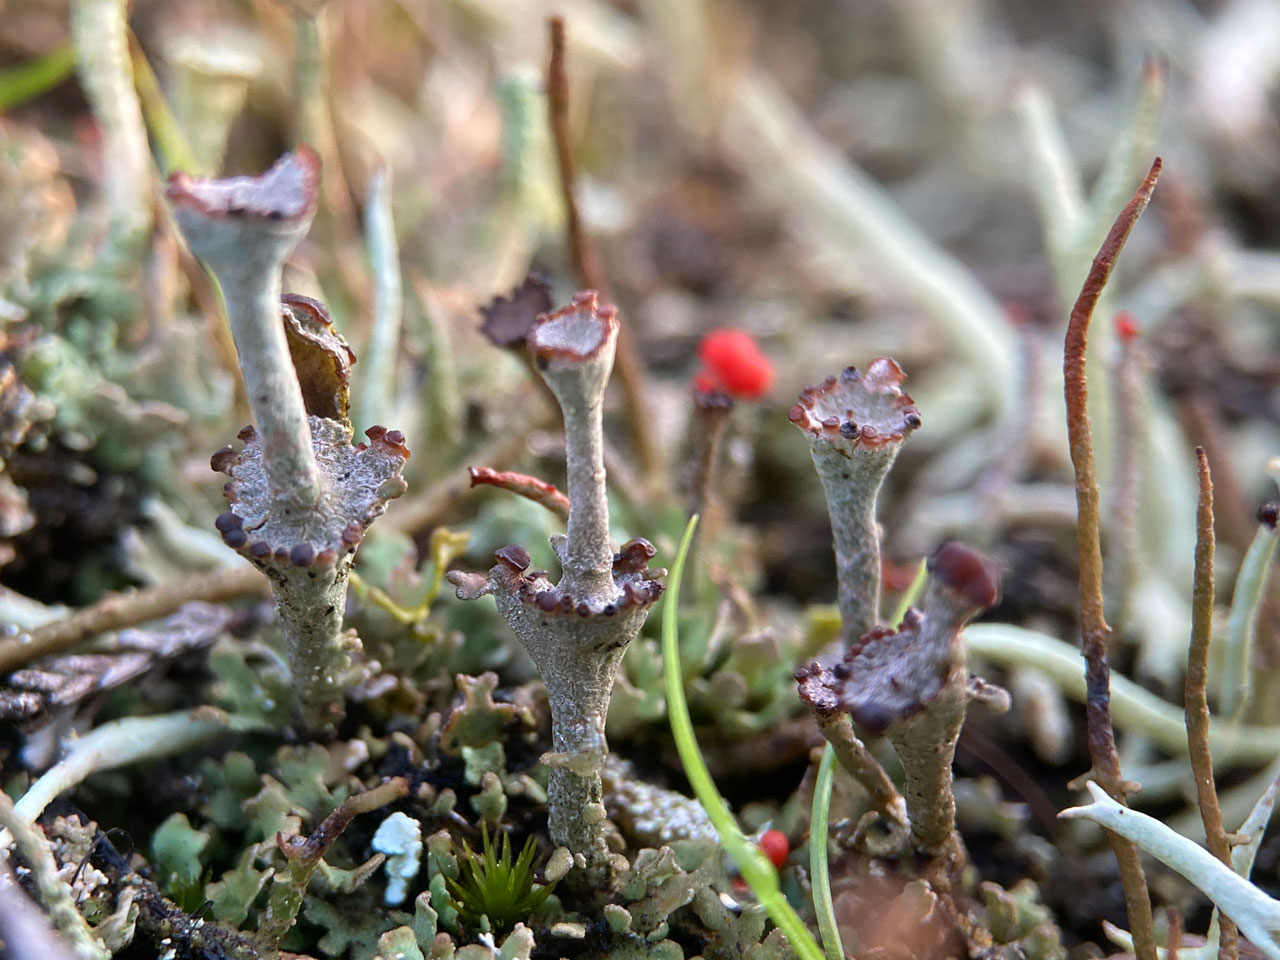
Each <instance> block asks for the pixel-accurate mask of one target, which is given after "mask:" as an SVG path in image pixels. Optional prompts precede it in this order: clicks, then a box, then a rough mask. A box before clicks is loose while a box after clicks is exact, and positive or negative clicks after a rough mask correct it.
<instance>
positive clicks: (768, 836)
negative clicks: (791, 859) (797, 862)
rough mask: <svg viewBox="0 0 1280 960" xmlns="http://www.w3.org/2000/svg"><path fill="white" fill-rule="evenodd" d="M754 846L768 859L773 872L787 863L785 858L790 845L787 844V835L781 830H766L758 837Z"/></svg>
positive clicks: (789, 851) (789, 850) (788, 852)
mask: <svg viewBox="0 0 1280 960" xmlns="http://www.w3.org/2000/svg"><path fill="white" fill-rule="evenodd" d="M756 846H758V847H759V848H760V852H761V853H763V854H764V855H765V856H766V857H768V858H769V862H770V863H772V864H773V868H774V869H775V870H781V869H782V867H783V866H784V865H785V864H786V862H787V856H788V855H789V854H790V853H791V844H790V843H788V842H787V835H786V834H785V833H783V832H782V831H781V830H766V831H765V832H764V833H763V834H762V835H761V836H760V840H759V841H758V842H757V843H756Z"/></svg>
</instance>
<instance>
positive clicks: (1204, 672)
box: [1183, 447, 1239, 960]
mask: <svg viewBox="0 0 1280 960" xmlns="http://www.w3.org/2000/svg"><path fill="white" fill-rule="evenodd" d="M1196 464H1197V468H1198V474H1199V479H1200V498H1199V501H1198V502H1197V505H1196V569H1195V585H1194V587H1193V589H1192V595H1191V647H1190V650H1189V651H1188V653H1187V677H1186V683H1185V685H1184V687H1183V709H1184V711H1185V712H1186V719H1187V747H1188V749H1189V752H1190V754H1191V772H1192V775H1193V776H1194V777H1195V781H1196V800H1197V801H1198V802H1199V805H1200V819H1201V820H1202V821H1203V822H1204V834H1205V841H1206V843H1207V845H1208V847H1209V852H1210V853H1212V854H1213V855H1214V856H1215V857H1217V858H1218V859H1219V860H1221V861H1222V862H1223V863H1225V864H1226V865H1227V866H1231V847H1230V845H1229V844H1228V843H1227V832H1226V830H1225V829H1223V826H1222V810H1221V809H1220V808H1219V807H1218V791H1217V789H1216V788H1215V786H1214V782H1213V757H1212V756H1211V755H1210V753H1209V700H1208V697H1207V696H1206V695H1205V679H1206V677H1207V676H1208V672H1209V641H1210V639H1211V638H1212V636H1213V592H1214V582H1213V552H1214V531H1213V479H1212V478H1211V477H1210V475H1209V458H1208V457H1206V456H1205V452H1204V448H1203V447H1196ZM1218 929H1219V931H1220V934H1219V938H1218V958H1219V960H1236V956H1237V955H1238V953H1239V935H1238V933H1237V931H1236V925H1235V924H1234V923H1232V922H1231V920H1229V919H1228V918H1227V917H1225V916H1221V915H1219V917H1218Z"/></svg>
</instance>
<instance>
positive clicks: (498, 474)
mask: <svg viewBox="0 0 1280 960" xmlns="http://www.w3.org/2000/svg"><path fill="white" fill-rule="evenodd" d="M467 470H468V472H469V473H470V474H471V486H473V487H479V486H484V485H488V486H491V487H501V488H502V489H503V490H506V491H508V492H509V493H514V494H515V495H516V496H519V497H524V498H525V499H526V500H531V501H533V502H534V503H536V504H539V505H541V506H544V507H546V508H547V509H548V510H550V511H551V512H552V513H554V514H555V515H556V516H557V517H559V518H560V519H561V520H564V521H565V522H566V523H567V522H568V520H569V498H568V497H566V496H565V495H564V494H563V493H561V492H560V490H559V489H558V488H556V487H555V486H554V485H553V484H550V483H547V481H545V480H541V479H539V478H538V477H531V476H529V475H528V474H527V473H516V472H515V471H513V470H494V469H493V468H492V467H468V468H467Z"/></svg>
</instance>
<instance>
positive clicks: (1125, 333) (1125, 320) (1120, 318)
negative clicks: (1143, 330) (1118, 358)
mask: <svg viewBox="0 0 1280 960" xmlns="http://www.w3.org/2000/svg"><path fill="white" fill-rule="evenodd" d="M1115 323H1116V336H1117V337H1119V338H1120V339H1121V340H1122V341H1124V342H1125V343H1132V342H1133V341H1134V340H1136V339H1138V321H1137V320H1135V319H1134V317H1133V314H1132V313H1130V312H1129V311H1128V310H1121V311H1120V312H1119V313H1117V314H1116V320H1115Z"/></svg>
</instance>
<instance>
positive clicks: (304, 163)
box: [168, 147, 409, 735]
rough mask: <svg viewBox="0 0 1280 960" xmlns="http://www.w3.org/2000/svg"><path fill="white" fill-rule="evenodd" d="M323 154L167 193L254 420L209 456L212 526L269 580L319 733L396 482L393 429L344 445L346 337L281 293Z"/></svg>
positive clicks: (179, 177) (334, 715) (310, 305)
mask: <svg viewBox="0 0 1280 960" xmlns="http://www.w3.org/2000/svg"><path fill="white" fill-rule="evenodd" d="M318 179H319V163H318V161H317V159H316V157H315V154H314V153H312V152H311V151H310V150H309V149H307V148H305V147H303V148H300V149H298V150H296V151H295V152H293V153H291V154H288V155H287V156H285V157H283V158H282V159H281V160H280V161H279V162H277V163H276V165H275V166H274V167H272V168H271V169H270V170H269V171H267V172H266V173H265V174H263V175H262V176H260V177H234V178H230V179H226V180H196V179H193V178H191V177H189V176H187V175H185V174H175V175H174V176H173V177H171V178H170V181H169V189H168V196H169V200H170V202H171V203H172V204H173V207H174V212H175V214H176V216H177V220H178V225H179V226H180V227H181V229H182V233H183V235H184V236H185V237H186V240H187V243H188V245H189V246H190V247H191V250H192V252H193V253H194V254H195V255H196V256H197V257H199V258H200V260H201V261H203V262H204V264H205V265H206V266H207V267H208V268H209V270H210V271H211V272H212V273H213V274H214V276H215V277H216V278H217V280H218V282H219V284H220V285H221V287H222V291H223V296H224V298H225V301H226V305H227V318H228V320H229V322H230V325H231V330H232V334H233V336H234V339H235V344H236V351H237V353H238V354H239V358H240V367H241V371H242V373H243V375H244V382H245V388H246V390H247V392H248V396H249V404H250V407H251V408H252V410H253V415H254V419H255V421H256V423H257V426H256V427H246V428H245V429H244V430H242V431H241V432H240V439H241V440H243V441H244V444H245V446H244V448H243V449H242V450H241V451H240V452H239V453H237V452H236V451H234V450H233V449H232V448H230V447H227V448H225V449H223V450H220V451H218V452H217V453H215V454H214V456H213V460H212V466H213V468H214V469H215V470H220V471H222V472H224V473H226V474H227V475H228V476H229V477H230V478H231V480H230V482H229V483H227V484H226V486H225V488H224V492H225V494H226V497H227V499H228V500H229V501H230V509H229V510H228V511H227V512H226V513H223V514H222V515H220V516H219V517H218V519H217V522H216V526H217V528H218V530H219V532H220V533H221V534H222V538H223V540H224V541H225V542H226V543H227V545H228V546H231V547H233V548H234V549H236V550H237V551H238V552H240V553H241V554H242V555H243V556H245V557H246V558H248V559H249V560H250V561H251V562H252V563H253V564H254V565H255V566H257V567H258V568H259V569H260V570H262V572H263V573H264V574H266V576H267V578H268V579H269V580H270V581H271V585H272V589H273V590H274V592H275V596H276V604H277V607H278V609H279V611H280V616H281V619H282V621H283V623H284V631H285V640H286V645H287V648H288V654H289V664H290V669H291V671H292V674H293V686H294V693H295V698H296V701H297V704H298V708H299V710H300V712H301V714H302V716H303V719H304V720H305V721H306V723H307V725H308V726H309V727H310V728H311V729H312V730H313V731H314V732H316V733H317V734H320V735H328V734H332V733H333V732H334V731H335V730H336V727H337V724H338V722H339V721H340V720H341V719H342V715H343V697H342V694H343V691H342V677H343V674H344V672H345V671H346V670H347V669H348V668H349V666H350V652H351V649H352V644H353V641H352V640H350V639H349V638H347V637H345V636H344V634H343V629H342V623H343V616H344V613H345V610H346V586H347V575H348V572H349V569H350V566H351V561H352V559H353V557H354V555H355V551H356V548H357V547H358V546H359V544H360V542H361V540H362V539H363V537H364V532H365V530H366V529H367V527H368V526H369V524H370V523H372V522H373V520H374V518H376V517H377V516H379V515H380V514H381V513H382V512H383V511H384V510H385V509H386V503H387V501H388V500H390V499H392V498H394V497H398V496H399V495H400V494H401V493H403V492H404V489H405V483H404V480H403V479H402V478H401V477H400V471H401V469H402V467H403V466H404V462H405V460H407V459H408V457H409V451H408V449H407V448H406V447H405V444H404V437H403V435H401V434H400V432H399V431H396V430H391V431H388V430H387V429H386V428H384V427H371V428H370V429H369V430H368V431H367V435H368V437H369V440H370V442H369V443H367V444H366V443H360V444H353V443H352V429H351V424H350V422H349V421H348V419H347V409H348V406H349V404H348V383H349V379H350V373H349V370H350V365H351V363H352V362H353V360H354V357H353V356H352V354H351V352H350V350H349V349H348V347H347V345H346V343H345V341H343V340H342V338H341V337H339V336H338V335H337V334H336V333H335V332H334V331H333V329H332V324H331V323H330V321H329V317H328V314H327V312H326V311H325V309H324V307H323V305H321V304H319V303H317V302H316V301H314V300H310V299H308V298H306V297H300V296H294V295H289V296H285V297H282V296H281V271H282V269H283V266H284V262H285V260H286V259H288V257H289V255H290V254H291V253H292V252H293V250H294V248H295V247H296V246H297V245H298V242H299V241H300V240H301V239H302V237H303V236H304V235H305V234H306V232H307V228H308V226H309V225H310V223H311V218H312V216H313V215H314V213H315V205H316V188H317V182H318Z"/></svg>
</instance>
